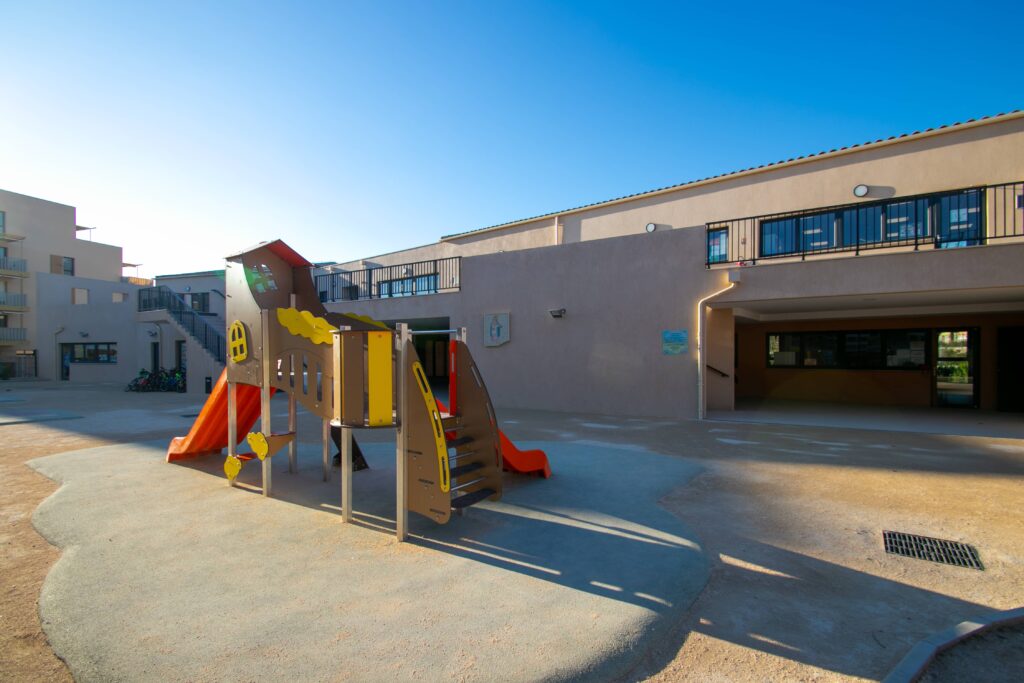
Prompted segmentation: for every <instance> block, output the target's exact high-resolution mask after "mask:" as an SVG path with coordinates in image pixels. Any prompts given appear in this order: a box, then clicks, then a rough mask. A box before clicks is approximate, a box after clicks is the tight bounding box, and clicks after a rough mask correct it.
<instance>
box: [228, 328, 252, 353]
mask: <svg viewBox="0 0 1024 683" xmlns="http://www.w3.org/2000/svg"><path fill="white" fill-rule="evenodd" d="M228 355H229V356H231V360H232V361H233V362H235V363H241V362H242V361H244V360H245V359H246V358H248V357H249V339H248V337H247V336H246V334H245V325H243V324H242V323H241V321H239V320H236V321H235V322H233V323H231V327H229V328H228Z"/></svg>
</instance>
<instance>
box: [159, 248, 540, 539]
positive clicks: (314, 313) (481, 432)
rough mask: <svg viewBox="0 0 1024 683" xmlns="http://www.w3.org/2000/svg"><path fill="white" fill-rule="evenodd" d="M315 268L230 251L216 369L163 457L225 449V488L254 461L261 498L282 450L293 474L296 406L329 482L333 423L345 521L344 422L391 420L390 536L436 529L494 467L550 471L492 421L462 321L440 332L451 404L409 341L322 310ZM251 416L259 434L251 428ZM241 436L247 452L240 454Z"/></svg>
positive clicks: (280, 251) (292, 258)
mask: <svg viewBox="0 0 1024 683" xmlns="http://www.w3.org/2000/svg"><path fill="white" fill-rule="evenodd" d="M312 268H313V264H312V263H310V262H309V261H307V260H306V259H304V258H303V257H302V256H300V255H299V254H298V253H296V252H295V251H294V250H293V249H291V248H290V247H289V246H288V245H287V244H285V243H284V242H282V241H280V240H277V241H274V242H269V243H263V244H260V245H258V246H257V247H254V248H252V249H249V250H246V251H244V252H241V253H239V254H235V255H233V256H229V257H228V262H227V264H226V269H225V285H226V290H227V291H226V295H227V311H226V314H227V318H226V319H227V320H228V321H230V322H229V326H228V338H227V345H228V349H227V367H226V368H225V369H224V372H223V373H222V375H221V377H220V379H219V380H218V382H217V383H216V386H215V387H214V388H213V391H212V392H211V394H210V397H209V398H208V399H207V401H206V405H205V406H204V407H203V409H202V411H201V412H200V414H199V417H198V418H197V419H196V421H195V423H194V424H193V426H192V429H191V430H190V432H189V434H188V435H187V436H184V437H177V438H175V439H173V440H172V441H171V444H170V446H169V447H168V450H167V461H168V462H173V461H176V460H182V459H186V458H194V457H199V456H202V455H208V454H212V453H220V452H221V451H222V449H223V448H224V447H227V449H228V453H227V458H226V460H225V463H224V472H225V474H226V475H227V478H228V481H229V482H230V483H231V484H232V485H234V483H235V480H236V478H237V477H238V474H239V472H240V471H241V470H242V468H243V466H244V465H245V463H246V462H248V461H251V460H257V459H258V460H260V461H261V464H262V482H263V483H262V486H263V495H265V496H271V495H272V491H273V486H272V471H271V466H270V464H271V460H272V458H273V457H274V455H275V454H277V453H279V452H281V451H282V450H283V449H284V448H285V447H287V451H288V471H289V472H290V473H295V472H296V469H297V466H296V457H297V452H296V450H297V441H296V425H297V419H296V412H297V405H298V404H301V405H302V406H303V408H305V409H306V410H308V411H309V412H311V413H313V414H314V415H317V416H318V417H319V418H320V419H321V422H322V434H321V439H322V443H323V478H324V481H329V480H330V470H331V453H330V446H331V444H332V438H331V428H332V426H333V427H336V428H338V427H340V430H341V439H340V444H339V445H340V449H341V518H342V521H343V522H349V521H351V518H352V444H353V439H352V430H353V429H357V428H369V429H382V428H387V429H395V433H396V499H397V502H396V515H397V519H396V536H397V538H398V540H399V541H403V540H405V538H406V536H407V529H408V512H409V511H410V510H411V511H413V512H416V513H419V514H421V515H423V516H425V517H428V518H430V519H432V520H434V521H435V522H437V523H438V524H445V523H447V522H448V521H449V519H450V517H451V513H452V511H456V512H457V513H461V511H462V510H464V509H465V508H466V507H469V506H471V505H474V504H476V503H479V502H481V501H483V500H498V499H499V498H500V497H501V493H502V470H503V469H508V470H511V471H513V472H520V473H527V474H537V475H540V476H543V477H549V476H551V469H550V467H549V466H548V462H547V457H546V455H545V454H544V453H543V451H538V450H534V451H521V450H519V449H518V448H516V447H515V445H514V444H513V443H512V442H511V441H510V440H509V439H508V438H507V437H506V436H505V435H504V434H503V433H502V432H501V431H500V430H499V429H498V424H497V419H496V416H495V412H494V407H493V405H492V404H491V400H490V396H489V395H488V393H487V388H486V386H485V384H484V381H483V377H482V375H481V374H480V371H479V370H478V368H477V366H476V363H475V362H474V361H473V357H472V355H471V354H470V352H469V348H468V347H467V346H466V332H465V328H462V329H460V330H440V331H438V330H431V331H430V333H433V334H437V333H439V332H442V333H445V332H446V333H448V334H449V347H448V353H449V364H448V367H449V377H448V379H449V405H448V406H445V405H444V404H443V403H441V402H439V401H438V400H437V399H436V398H435V397H434V395H433V392H432V390H431V388H430V384H429V383H428V382H427V378H426V375H425V374H424V371H423V367H422V365H421V364H420V360H419V357H418V355H417V353H416V349H415V346H414V345H413V343H412V336H413V335H414V334H416V333H415V332H412V331H410V330H409V327H408V326H407V325H405V324H402V323H399V324H398V325H396V329H395V330H391V329H390V328H388V327H387V326H386V325H384V324H383V323H380V322H377V321H374V320H371V319H369V318H366V317H363V316H356V315H351V314H341V313H332V312H328V311H327V310H326V309H325V308H324V306H323V304H322V303H321V302H320V299H319V296H318V295H317V292H316V289H315V287H314V284H313V278H312V273H311V269H312ZM277 391H282V392H285V393H286V394H287V395H288V428H287V431H282V432H274V431H273V430H272V427H271V410H270V398H271V396H272V395H273V394H274V393H275V392H277ZM257 419H258V420H259V421H260V429H259V431H250V430H251V429H252V428H253V426H254V425H255V423H256V421H257ZM243 434H245V441H246V442H247V443H248V445H249V447H250V449H251V452H250V453H240V452H238V444H239V443H240V442H241V440H242V435H243Z"/></svg>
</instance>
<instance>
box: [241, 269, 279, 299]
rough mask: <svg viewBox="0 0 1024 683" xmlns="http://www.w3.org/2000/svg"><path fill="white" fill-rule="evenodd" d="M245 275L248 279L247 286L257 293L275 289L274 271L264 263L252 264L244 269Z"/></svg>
mask: <svg viewBox="0 0 1024 683" xmlns="http://www.w3.org/2000/svg"><path fill="white" fill-rule="evenodd" d="M245 277H246V279H247V280H248V281H249V288H250V289H252V290H253V291H254V292H256V293H257V294H263V293H264V292H273V291H276V290H277V283H276V282H275V281H274V271H272V270H271V269H270V266H268V265H267V264H265V263H261V264H259V265H258V266H253V267H252V268H250V269H249V270H247V271H245Z"/></svg>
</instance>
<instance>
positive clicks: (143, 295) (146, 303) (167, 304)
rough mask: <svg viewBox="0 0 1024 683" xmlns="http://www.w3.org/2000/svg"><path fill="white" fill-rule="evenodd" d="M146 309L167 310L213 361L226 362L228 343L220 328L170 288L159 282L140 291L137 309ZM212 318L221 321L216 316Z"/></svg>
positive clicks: (141, 310) (147, 310)
mask: <svg viewBox="0 0 1024 683" xmlns="http://www.w3.org/2000/svg"><path fill="white" fill-rule="evenodd" d="M149 311H166V312H167V314H168V316H169V317H170V318H171V320H173V321H174V322H175V323H176V324H177V325H178V327H180V328H181V329H182V331H184V332H185V333H187V334H188V335H189V336H190V337H192V338H193V339H194V340H195V341H196V342H197V343H198V344H199V345H200V346H201V347H203V349H204V350H205V351H206V352H207V353H209V354H210V355H211V356H212V357H213V359H214V360H215V361H217V362H218V363H220V364H221V365H223V364H224V363H225V360H226V358H225V353H226V349H227V344H226V342H225V338H224V333H223V331H221V330H218V329H217V327H216V326H215V325H214V324H212V323H211V322H210V320H208V318H209V317H210V316H204V315H201V314H200V313H197V312H196V311H194V310H192V308H191V307H190V306H189V305H188V304H187V303H186V302H185V300H184V299H183V298H182V297H181V296H180V295H178V294H177V293H175V292H173V291H172V290H171V289H170V288H169V287H166V286H163V285H161V286H158V287H147V288H145V289H140V290H139V312H140V313H145V312H149ZM215 319H219V320H222V319H221V318H219V316H218V317H215Z"/></svg>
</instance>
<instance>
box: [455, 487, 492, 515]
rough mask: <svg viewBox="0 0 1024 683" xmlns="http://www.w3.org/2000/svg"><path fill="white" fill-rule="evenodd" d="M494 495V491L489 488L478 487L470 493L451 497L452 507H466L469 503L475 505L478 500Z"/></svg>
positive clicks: (456, 508) (457, 508)
mask: <svg viewBox="0 0 1024 683" xmlns="http://www.w3.org/2000/svg"><path fill="white" fill-rule="evenodd" d="M493 495H494V491H492V490H491V489H479V490H477V491H473V492H472V493H467V494H466V495H464V496H459V497H458V498H453V499H452V509H454V510H462V509H464V508H468V507H469V506H471V505H476V504H477V503H479V502H480V501H483V500H487V499H488V498H490V497H491V496H493Z"/></svg>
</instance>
